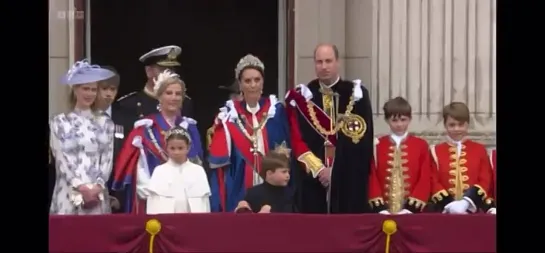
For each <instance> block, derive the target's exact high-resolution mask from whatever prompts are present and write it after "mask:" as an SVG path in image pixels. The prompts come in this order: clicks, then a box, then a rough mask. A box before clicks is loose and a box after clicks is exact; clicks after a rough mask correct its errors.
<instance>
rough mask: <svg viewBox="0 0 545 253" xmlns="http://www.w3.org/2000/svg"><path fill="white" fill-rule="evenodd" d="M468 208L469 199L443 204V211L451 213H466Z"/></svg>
mask: <svg viewBox="0 0 545 253" xmlns="http://www.w3.org/2000/svg"><path fill="white" fill-rule="evenodd" d="M468 208H469V201H467V200H465V199H462V200H456V201H453V202H450V203H449V204H448V205H446V206H445V210H443V213H451V214H467V209H468Z"/></svg>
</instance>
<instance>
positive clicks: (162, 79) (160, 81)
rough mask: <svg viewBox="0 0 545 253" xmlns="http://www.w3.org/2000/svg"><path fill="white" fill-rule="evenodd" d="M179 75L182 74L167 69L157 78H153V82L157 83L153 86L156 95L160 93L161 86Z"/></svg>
mask: <svg viewBox="0 0 545 253" xmlns="http://www.w3.org/2000/svg"><path fill="white" fill-rule="evenodd" d="M179 77H180V75H178V74H176V73H174V72H172V71H170V70H169V69H165V70H164V71H163V72H161V73H160V74H159V75H158V76H157V77H156V78H153V83H155V85H154V86H153V93H155V95H158V94H157V91H159V88H161V86H162V85H163V84H164V82H165V81H166V80H168V79H170V78H179Z"/></svg>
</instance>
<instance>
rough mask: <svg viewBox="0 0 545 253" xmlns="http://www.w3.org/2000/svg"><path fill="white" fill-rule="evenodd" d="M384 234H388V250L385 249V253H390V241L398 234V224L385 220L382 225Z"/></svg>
mask: <svg viewBox="0 0 545 253" xmlns="http://www.w3.org/2000/svg"><path fill="white" fill-rule="evenodd" d="M382 232H384V233H385V234H386V248H385V249H384V252H385V253H390V240H391V238H392V235H393V234H395V232H397V223H396V222H395V221H394V220H385V221H384V223H382Z"/></svg>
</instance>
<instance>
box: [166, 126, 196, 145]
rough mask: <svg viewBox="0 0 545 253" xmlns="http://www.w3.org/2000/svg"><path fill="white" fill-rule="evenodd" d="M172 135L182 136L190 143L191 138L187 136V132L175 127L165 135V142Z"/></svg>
mask: <svg viewBox="0 0 545 253" xmlns="http://www.w3.org/2000/svg"><path fill="white" fill-rule="evenodd" d="M174 134H179V135H183V136H185V137H186V138H187V139H188V140H189V142H191V136H189V132H188V131H187V130H185V129H183V128H181V127H175V128H172V129H170V130H168V132H167V133H166V134H165V140H168V138H170V136H172V135H174Z"/></svg>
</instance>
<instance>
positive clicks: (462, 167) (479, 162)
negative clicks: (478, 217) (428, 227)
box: [431, 140, 492, 209]
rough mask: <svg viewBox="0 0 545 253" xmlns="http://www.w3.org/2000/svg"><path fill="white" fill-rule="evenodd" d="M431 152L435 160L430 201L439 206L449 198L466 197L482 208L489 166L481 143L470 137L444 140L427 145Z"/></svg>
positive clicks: (474, 205) (489, 187) (489, 173)
mask: <svg viewBox="0 0 545 253" xmlns="http://www.w3.org/2000/svg"><path fill="white" fill-rule="evenodd" d="M431 153H432V155H433V157H434V159H435V163H434V167H435V169H433V170H432V201H433V202H434V203H436V204H437V205H439V207H440V208H443V207H444V206H445V205H446V204H448V203H449V202H451V201H452V200H460V199H463V198H464V197H466V199H470V200H471V201H472V202H473V203H472V204H473V205H472V206H473V207H482V206H483V204H484V201H485V200H486V199H487V198H488V197H489V191H490V189H491V184H492V167H491V165H490V160H489V157H488V153H487V151H486V148H485V146H484V145H482V144H480V143H477V142H474V141H471V140H464V141H461V142H458V143H454V142H450V141H448V142H443V143H441V144H438V145H435V146H434V147H431ZM470 209H472V208H470ZM473 209H474V208H473Z"/></svg>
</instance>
